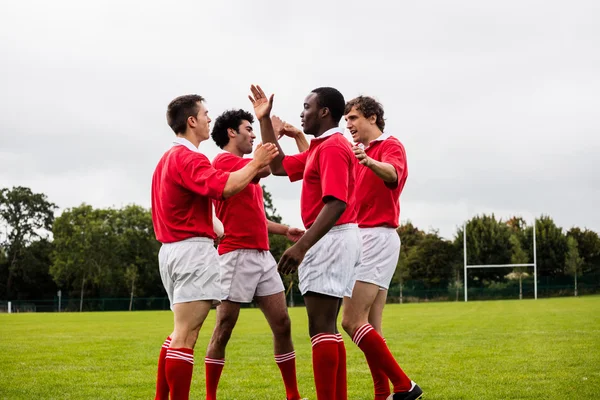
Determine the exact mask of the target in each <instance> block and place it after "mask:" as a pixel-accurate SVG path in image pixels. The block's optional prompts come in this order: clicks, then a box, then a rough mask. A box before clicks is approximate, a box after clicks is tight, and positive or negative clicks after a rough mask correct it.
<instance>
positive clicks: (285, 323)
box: [273, 315, 292, 336]
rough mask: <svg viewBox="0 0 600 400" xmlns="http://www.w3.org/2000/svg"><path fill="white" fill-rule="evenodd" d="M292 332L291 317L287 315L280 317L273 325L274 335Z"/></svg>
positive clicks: (286, 334) (288, 334) (287, 334)
mask: <svg viewBox="0 0 600 400" xmlns="http://www.w3.org/2000/svg"><path fill="white" fill-rule="evenodd" d="M291 333H292V322H291V321H290V317H289V316H288V315H285V316H283V317H281V318H279V319H278V320H277V321H276V323H275V324H274V325H273V335H275V336H290V335H291Z"/></svg>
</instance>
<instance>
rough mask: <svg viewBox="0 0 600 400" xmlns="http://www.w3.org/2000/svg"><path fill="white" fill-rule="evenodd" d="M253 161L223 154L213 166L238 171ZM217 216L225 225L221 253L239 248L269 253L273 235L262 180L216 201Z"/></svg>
mask: <svg viewBox="0 0 600 400" xmlns="http://www.w3.org/2000/svg"><path fill="white" fill-rule="evenodd" d="M250 161H252V159H251V158H242V157H238V156H236V155H235V154H231V153H228V152H227V153H221V154H219V155H217V156H216V157H215V159H214V160H213V166H214V167H215V168H216V169H220V170H223V171H229V172H233V171H237V170H239V169H242V168H243V167H244V166H245V165H246V164H248V163H249V162H250ZM215 210H216V213H217V217H218V218H219V219H220V220H221V222H223V226H224V227H225V236H224V237H223V239H222V240H221V243H219V249H218V250H219V254H225V253H229V252H230V251H233V250H238V249H256V250H269V233H268V230H267V217H266V215H265V207H264V201H263V190H262V188H261V186H260V183H259V182H258V180H255V181H253V182H252V183H250V184H249V185H248V186H246V188H244V190H242V191H241V192H239V193H238V194H236V195H235V196H231V197H230V198H228V199H226V200H219V201H215Z"/></svg>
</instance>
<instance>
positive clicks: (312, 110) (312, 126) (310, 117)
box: [300, 93, 320, 135]
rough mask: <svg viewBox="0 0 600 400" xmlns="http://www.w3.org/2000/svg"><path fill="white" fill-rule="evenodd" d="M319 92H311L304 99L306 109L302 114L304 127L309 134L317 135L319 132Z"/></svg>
mask: <svg viewBox="0 0 600 400" xmlns="http://www.w3.org/2000/svg"><path fill="white" fill-rule="evenodd" d="M317 96H318V95H317V94H316V93H311V94H309V95H308V96H306V99H304V109H303V110H302V113H301V114H300V119H301V120H302V128H303V129H304V133H306V134H307V135H316V134H317V133H319V126H320V123H319V103H318V101H317Z"/></svg>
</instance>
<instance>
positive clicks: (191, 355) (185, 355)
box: [167, 348, 194, 362]
mask: <svg viewBox="0 0 600 400" xmlns="http://www.w3.org/2000/svg"><path fill="white" fill-rule="evenodd" d="M169 356H171V357H180V358H185V359H190V360H192V362H193V361H194V353H193V350H192V352H191V353H187V352H185V351H180V350H174V349H172V348H168V349H167V357H169Z"/></svg>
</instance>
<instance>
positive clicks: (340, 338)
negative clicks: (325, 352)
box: [336, 333, 344, 343]
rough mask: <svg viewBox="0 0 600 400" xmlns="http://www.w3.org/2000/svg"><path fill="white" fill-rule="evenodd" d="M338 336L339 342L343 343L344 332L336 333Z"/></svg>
mask: <svg viewBox="0 0 600 400" xmlns="http://www.w3.org/2000/svg"><path fill="white" fill-rule="evenodd" d="M336 338H337V341H338V343H339V342H342V343H343V342H344V338H343V337H342V334H341V333H338V334H337V335H336Z"/></svg>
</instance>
